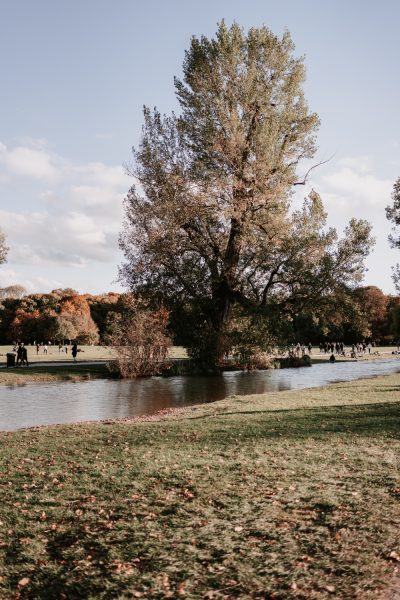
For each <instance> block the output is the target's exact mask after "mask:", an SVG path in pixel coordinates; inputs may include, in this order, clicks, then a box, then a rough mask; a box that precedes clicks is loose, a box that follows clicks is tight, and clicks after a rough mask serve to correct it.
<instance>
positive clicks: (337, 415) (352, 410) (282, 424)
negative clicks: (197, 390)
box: [196, 402, 400, 439]
mask: <svg viewBox="0 0 400 600" xmlns="http://www.w3.org/2000/svg"><path fill="white" fill-rule="evenodd" d="M206 417H207V416H205V417H196V420H198V419H202V418H206ZM227 417H239V418H238V419H235V420H233V419H230V418H229V419H228V418H227ZM240 417H242V418H240ZM208 425H209V428H210V432H209V435H210V436H211V437H213V438H215V436H222V437H223V436H224V435H225V436H227V437H235V436H237V435H238V434H239V433H240V436H241V439H243V437H244V436H248V437H253V436H254V435H257V436H262V437H265V438H278V437H279V438H282V437H287V438H291V439H301V438H307V437H321V436H326V435H327V434H332V433H338V434H341V433H347V434H357V435H364V436H376V435H378V436H382V435H383V436H392V437H400V402H399V403H387V404H382V403H379V404H378V403H377V404H367V405H362V406H357V407H354V406H352V407H349V406H340V405H338V406H333V407H331V406H330V407H329V408H309V409H295V410H290V409H289V410H280V411H268V410H266V411H237V412H226V413H219V414H217V415H213V421H211V423H210V422H208ZM221 439H222V438H221Z"/></svg>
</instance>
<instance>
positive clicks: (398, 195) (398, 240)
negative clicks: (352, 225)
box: [386, 177, 400, 292]
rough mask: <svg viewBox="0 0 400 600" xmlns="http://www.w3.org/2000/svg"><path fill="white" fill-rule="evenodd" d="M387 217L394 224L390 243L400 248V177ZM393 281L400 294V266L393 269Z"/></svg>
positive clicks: (387, 210)
mask: <svg viewBox="0 0 400 600" xmlns="http://www.w3.org/2000/svg"><path fill="white" fill-rule="evenodd" d="M386 217H387V219H388V220H389V221H391V222H392V223H393V224H394V227H393V229H392V233H391V234H390V235H389V242H390V245H391V246H392V248H400V232H399V230H398V228H399V227H400V177H399V178H398V179H397V180H396V181H395V183H394V185H393V191H392V204H391V205H390V206H387V207H386ZM393 281H394V283H395V285H396V289H397V291H398V292H400V265H399V264H397V265H396V266H395V267H394V268H393Z"/></svg>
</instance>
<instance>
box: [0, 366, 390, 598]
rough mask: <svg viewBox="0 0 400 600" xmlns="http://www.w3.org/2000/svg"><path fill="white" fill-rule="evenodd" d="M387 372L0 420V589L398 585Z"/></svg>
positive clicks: (123, 591) (228, 594)
mask: <svg viewBox="0 0 400 600" xmlns="http://www.w3.org/2000/svg"><path fill="white" fill-rule="evenodd" d="M399 417H400V375H390V376H386V377H381V378H377V379H372V380H364V381H356V382H352V383H341V384H336V385H332V386H329V387H326V388H321V389H313V390H303V391H293V392H281V393H275V394H266V395H263V396H247V397H232V398H229V399H226V400H223V401H221V402H218V403H214V404H210V405H208V406H207V405H206V406H204V405H203V406H201V407H197V408H191V409H185V410H182V411H178V412H175V413H172V414H171V415H169V416H168V415H167V416H162V417H153V418H147V419H142V420H137V421H133V422H129V421H127V422H117V423H115V422H114V423H111V422H110V423H99V424H82V425H75V426H57V427H49V428H43V429H36V430H24V431H18V432H11V433H9V432H3V433H0V458H1V462H0V472H1V476H0V490H1V491H0V521H1V523H0V524H1V529H0V597H1V598H7V599H8V598H34V599H53V598H54V599H59V598H68V599H70V598H71V599H78V598H85V599H86V598H92V599H94V598H104V599H105V598H120V599H126V598H140V597H141V598H160V599H161V598H187V599H191V598H193V599H194V598H212V599H221V598H260V599H261V598H263V599H265V598H278V599H281V600H284V599H292V598H303V599H309V598H316V599H321V598H341V599H346V598H349V599H350V598H359V599H360V600H364V599H379V598H381V599H387V600H388V599H389V598H393V599H394V598H398V597H399V595H398V594H399V593H400V575H399V566H400V562H399V561H400V548H399V542H400V519H399V500H400V478H399V471H398V457H399V450H400V440H399V432H400V419H399Z"/></svg>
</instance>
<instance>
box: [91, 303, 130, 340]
mask: <svg viewBox="0 0 400 600" xmlns="http://www.w3.org/2000/svg"><path fill="white" fill-rule="evenodd" d="M87 302H88V304H89V308H90V314H91V317H92V319H93V321H94V322H95V323H96V326H97V328H98V331H99V336H100V340H101V342H102V343H107V337H108V335H109V334H110V329H109V323H110V322H111V320H112V315H114V313H120V312H122V311H123V310H124V303H123V295H122V294H117V293H114V292H110V293H108V294H101V295H98V296H90V295H88V296H87Z"/></svg>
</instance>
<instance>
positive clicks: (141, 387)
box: [0, 359, 400, 430]
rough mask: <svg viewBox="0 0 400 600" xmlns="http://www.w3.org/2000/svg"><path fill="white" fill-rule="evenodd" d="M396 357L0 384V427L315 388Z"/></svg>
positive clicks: (368, 372) (387, 368) (392, 365)
mask: <svg viewBox="0 0 400 600" xmlns="http://www.w3.org/2000/svg"><path fill="white" fill-rule="evenodd" d="M399 366H400V362H399V359H394V360H382V361H377V362H359V363H336V364H334V365H332V364H330V363H323V364H318V365H314V366H313V367H312V368H302V369H282V370H272V371H255V372H252V373H241V372H236V373H225V374H224V375H222V376H220V377H194V376H193V377H170V378H161V377H150V378H148V379H141V380H137V381H123V380H117V381H113V380H96V381H89V382H78V383H52V384H40V385H29V384H28V385H23V386H15V387H12V386H3V387H0V430H14V429H18V428H20V427H31V426H34V425H50V424H54V423H74V422H78V421H86V420H90V421H96V420H102V419H113V418H114V419H115V418H122V417H133V416H138V415H145V414H153V413H155V412H158V411H160V410H163V409H166V408H171V407H182V406H188V405H191V404H200V403H203V402H213V401H215V400H220V399H222V398H225V397H226V396H231V395H234V394H236V395H247V394H261V393H263V392H277V391H284V390H290V389H300V388H307V387H317V386H321V385H325V384H327V383H332V382H334V381H349V380H351V379H357V378H359V377H370V376H373V375H379V374H384V373H393V372H396V371H398V370H399Z"/></svg>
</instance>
